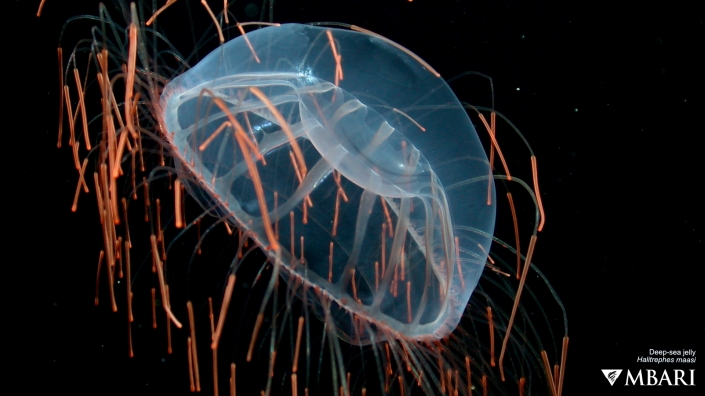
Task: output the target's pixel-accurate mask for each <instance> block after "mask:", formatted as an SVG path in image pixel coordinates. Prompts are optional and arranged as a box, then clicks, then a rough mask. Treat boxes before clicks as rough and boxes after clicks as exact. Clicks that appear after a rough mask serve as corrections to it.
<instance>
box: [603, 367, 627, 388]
mask: <svg viewBox="0 0 705 396" xmlns="http://www.w3.org/2000/svg"><path fill="white" fill-rule="evenodd" d="M602 374H604V375H605V378H607V381H609V382H610V385H614V382H615V381H617V378H619V375H620V374H622V370H621V369H606V370H605V369H602Z"/></svg>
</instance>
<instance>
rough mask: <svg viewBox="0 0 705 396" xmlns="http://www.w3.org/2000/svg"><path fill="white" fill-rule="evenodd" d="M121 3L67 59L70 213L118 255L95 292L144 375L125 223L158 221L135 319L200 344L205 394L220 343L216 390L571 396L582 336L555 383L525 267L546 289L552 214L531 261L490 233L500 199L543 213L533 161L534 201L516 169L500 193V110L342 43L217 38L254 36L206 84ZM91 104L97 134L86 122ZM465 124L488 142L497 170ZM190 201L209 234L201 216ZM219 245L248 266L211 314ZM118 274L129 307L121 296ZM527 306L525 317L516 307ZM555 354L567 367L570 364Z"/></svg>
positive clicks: (229, 274) (225, 52)
mask: <svg viewBox="0 0 705 396" xmlns="http://www.w3.org/2000/svg"><path fill="white" fill-rule="evenodd" d="M120 4H121V5H122V11H123V13H124V14H125V19H126V20H127V21H128V23H127V24H126V27H125V26H122V25H120V23H119V22H117V21H115V20H113V19H112V18H111V17H110V16H109V14H108V12H107V9H106V8H105V7H104V6H101V13H100V17H99V19H100V21H101V23H102V26H104V27H106V28H105V29H94V31H93V38H92V39H91V40H88V41H83V42H79V44H78V45H77V46H76V47H75V48H74V50H73V52H71V54H70V55H69V61H68V65H69V67H68V68H67V70H66V73H63V72H62V77H63V80H62V82H61V83H62V86H63V87H64V88H63V95H62V102H61V106H62V114H63V112H66V114H68V116H66V118H67V120H68V122H67V123H68V125H69V139H68V140H69V144H70V146H71V147H72V153H73V159H74V165H75V168H76V169H77V170H78V173H79V179H78V185H77V189H76V200H75V202H74V209H75V208H76V202H77V201H78V197H79V196H80V192H81V190H83V191H87V190H88V187H89V185H90V186H91V187H92V188H93V189H94V190H95V195H96V198H97V207H98V210H99V214H100V219H101V231H102V236H103V242H104V247H103V250H102V252H101V256H100V257H101V259H100V260H101V261H100V263H99V265H98V276H97V278H96V279H98V281H97V282H100V279H101V278H102V277H106V278H107V282H108V285H109V288H108V291H107V292H106V291H103V292H102V293H104V294H105V293H108V294H109V298H110V302H111V306H112V308H113V310H117V306H118V303H117V301H118V300H119V299H120V297H119V294H120V293H124V297H123V298H126V301H127V304H126V306H127V314H128V315H127V316H128V322H129V326H127V327H128V339H129V340H130V355H131V356H132V353H133V350H132V344H131V340H132V336H131V331H132V326H133V322H134V321H139V320H140V319H139V315H138V314H134V315H133V302H136V301H144V299H145V298H146V299H148V297H143V296H145V295H148V294H149V293H145V292H144V291H134V292H133V290H134V289H133V283H135V280H136V279H137V275H133V274H134V272H132V271H131V265H134V262H135V261H134V257H135V256H139V254H138V253H136V252H135V251H133V242H132V238H134V237H135V235H140V234H144V233H145V232H144V231H142V232H136V231H132V232H131V231H130V230H131V229H130V227H129V224H133V225H134V224H135V223H137V222H139V220H140V219H141V218H144V219H146V220H147V222H148V223H149V227H147V231H148V240H149V242H148V243H147V244H148V246H149V248H148V252H147V254H146V255H144V254H143V256H142V257H141V259H142V260H141V262H142V263H144V262H151V268H152V272H153V275H152V278H153V285H154V287H152V289H151V313H152V314H151V316H148V317H147V319H144V318H143V319H141V320H147V321H149V320H150V319H151V320H152V321H153V326H154V327H156V326H157V324H156V320H157V319H155V318H156V317H157V314H156V312H157V307H159V306H160V307H161V308H160V309H161V310H163V314H164V315H165V316H166V318H167V324H166V334H165V335H166V337H167V339H168V353H171V352H172V347H171V337H172V333H175V334H182V335H183V337H185V338H188V353H185V352H184V354H185V355H186V356H188V357H187V359H188V364H189V373H190V374H189V380H190V383H191V387H192V389H194V390H198V389H200V382H199V381H200V380H199V367H200V368H201V369H203V366H204V365H205V364H204V362H203V358H202V356H203V353H204V352H205V351H207V347H208V346H210V350H211V353H212V356H213V359H212V361H213V363H212V371H213V373H214V375H213V388H214V389H218V388H223V386H224V385H223V384H221V383H220V382H223V380H222V378H223V376H222V374H223V373H227V372H229V374H230V379H229V382H228V385H225V386H229V387H230V390H231V393H234V392H235V391H236V388H237V386H236V382H237V381H236V380H235V377H236V363H237V367H238V372H240V373H242V370H243V366H244V368H245V370H247V366H248V365H255V366H256V367H258V368H259V370H250V371H249V373H252V374H246V376H249V377H250V379H251V381H250V383H249V384H248V385H247V388H246V389H248V390H249V391H252V390H256V392H262V393H265V394H272V393H285V392H291V393H292V394H297V393H298V392H307V391H308V389H310V388H312V387H317V386H325V387H327V386H330V387H331V388H330V389H329V390H330V391H332V392H333V393H338V394H346V395H348V394H359V393H362V394H365V393H366V392H367V390H368V389H369V390H370V392H372V393H374V394H377V393H385V394H410V393H413V392H415V390H420V391H422V392H424V393H426V394H449V395H453V394H471V393H473V390H475V392H479V391H480V389H481V390H482V391H483V392H497V393H516V394H522V393H525V392H529V391H531V390H532V389H533V390H534V391H536V389H542V390H541V391H546V392H549V391H550V392H551V393H553V394H556V395H558V394H560V392H561V388H562V382H563V370H564V369H565V350H566V344H567V338H566V339H565V340H564V347H563V356H562V357H561V358H560V365H556V366H554V367H550V362H549V358H548V357H547V354H546V352H545V350H546V349H550V348H546V347H545V346H544V345H543V343H542V341H541V339H542V337H541V335H540V333H542V331H545V330H546V329H544V328H543V327H546V328H548V332H549V334H550V336H549V338H553V333H552V332H551V331H552V330H551V327H552V326H553V325H552V324H551V323H548V322H549V319H548V315H547V314H546V312H545V310H544V307H543V306H542V304H541V302H540V301H538V298H537V297H536V295H535V294H534V292H533V291H531V289H529V287H528V286H525V285H524V283H525V280H526V275H527V273H528V271H529V269H530V268H533V269H534V270H535V271H536V273H537V274H538V275H539V277H542V275H541V273H540V272H539V271H538V270H537V269H536V268H535V267H534V266H533V265H531V255H532V251H533V247H534V243H535V240H536V238H535V235H536V229H537V228H538V227H539V211H538V209H537V210H535V212H536V216H535V221H534V223H533V227H534V233H533V236H532V238H531V243H530V244H529V247H528V249H527V250H526V252H527V254H526V256H524V255H522V254H521V253H519V252H518V251H520V249H519V246H518V244H519V236H518V233H516V235H517V237H516V238H517V239H516V243H515V245H516V246H517V249H516V250H514V249H513V248H512V247H510V246H509V245H508V244H506V243H504V242H502V241H500V240H498V239H496V238H495V239H493V236H492V234H493V230H494V222H495V212H496V205H497V201H498V199H499V195H497V196H496V195H495V184H494V181H495V180H502V182H503V183H502V184H505V183H506V182H509V181H512V182H516V184H517V185H519V186H520V188H521V189H522V190H523V191H525V192H526V194H527V195H528V196H529V197H530V198H531V199H532V201H533V202H534V203H536V202H537V199H540V198H539V197H538V194H536V195H535V193H534V191H536V192H537V191H538V190H537V184H536V173H535V171H536V168H535V164H536V163H535V158H534V157H533V154H532V170H533V177H534V189H533V190H532V188H530V187H529V186H528V185H527V184H525V183H524V182H522V181H521V180H519V179H517V178H512V177H510V176H509V174H508V170H507V165H506V163H505V164H503V168H504V169H505V172H506V175H501V174H497V172H496V170H495V169H494V161H495V160H496V159H497V158H501V160H502V162H503V163H504V159H503V157H502V155H501V151H499V146H498V145H497V141H496V139H495V116H496V115H497V114H498V113H497V112H496V111H495V110H494V108H481V107H476V106H471V105H467V104H461V103H460V102H459V100H458V99H457V98H456V96H455V94H454V93H453V92H452V90H451V89H450V88H449V86H448V84H447V83H446V82H445V81H444V80H443V79H442V78H441V77H440V75H439V74H438V73H437V72H436V71H435V70H434V69H433V68H432V67H431V66H430V65H429V64H427V63H426V62H425V61H423V60H422V59H420V58H419V57H418V56H416V55H414V54H413V53H412V52H411V51H409V50H407V49H406V48H404V47H402V46H401V45H399V44H396V43H394V42H392V41H390V40H388V39H386V38H384V37H381V36H379V35H377V34H374V33H372V32H369V31H366V30H364V29H361V28H358V27H352V26H347V25H330V24H329V25H297V24H290V25H281V26H279V25H276V26H269V27H262V28H259V29H255V30H252V31H250V32H247V33H244V30H243V26H244V25H245V24H236V25H234V26H232V27H233V29H231V30H228V29H224V31H225V33H226V34H227V33H228V32H230V33H232V32H234V31H239V32H242V34H241V35H238V37H236V38H234V39H232V40H229V41H227V42H225V43H223V44H222V45H220V46H218V47H217V48H216V49H215V50H213V52H211V53H210V54H209V55H207V56H206V57H205V58H204V59H203V60H201V61H200V62H198V63H197V64H195V65H193V67H191V65H190V64H189V59H188V58H184V57H182V56H180V55H179V54H178V52H176V50H175V49H174V48H173V46H171V45H170V44H169V43H168V42H166V40H165V38H164V36H163V35H161V34H159V32H158V30H157V29H156V28H154V27H151V26H148V24H146V23H145V22H144V18H140V17H139V15H140V13H144V10H142V9H140V12H138V7H137V6H135V5H132V6H131V7H127V6H126V5H124V4H122V3H120ZM156 14H158V13H156ZM156 14H155V16H154V17H153V18H155V17H156ZM235 27H237V30H235V29H234V28H235ZM341 27H346V28H341ZM218 29H219V30H220V26H218ZM221 37H222V36H221ZM221 42H222V41H221ZM88 44H89V45H88ZM167 58H169V59H171V63H169V61H168V60H167ZM59 59H60V63H61V64H63V51H62V50H61V49H59ZM86 61H87V62H86ZM77 64H80V65H87V66H86V67H87V69H85V70H86V71H85V72H83V70H84V69H81V70H80V71H79V68H77V66H76V65H77ZM92 68H94V69H92ZM69 70H71V73H69ZM82 73H84V74H82ZM91 75H95V76H97V77H96V79H95V80H88V78H87V76H91ZM87 82H88V83H87ZM69 84H71V85H72V86H71V88H69ZM92 91H95V93H93V94H94V95H99V97H100V101H99V102H100V106H101V109H100V112H99V116H97V117H96V116H88V113H90V108H89V106H90V103H89V102H88V100H86V99H85V98H86V97H88V95H91V92H92ZM468 109H469V110H470V111H471V112H475V113H476V114H477V115H478V117H479V120H480V121H481V122H482V123H483V124H484V126H485V129H486V130H487V132H488V133H487V136H486V141H491V143H489V145H490V146H489V147H491V148H490V149H489V150H490V159H489V160H488V157H487V155H486V154H485V149H483V146H482V144H481V142H480V140H481V139H480V138H479V137H478V134H477V132H476V131H475V128H474V127H473V124H472V122H471V121H470V118H469V117H468V113H467V111H468ZM482 112H485V113H487V114H491V121H490V122H489V123H488V122H487V121H486V119H485V117H484V116H483V115H482ZM88 120H93V122H89V121H88ZM96 120H100V122H95V121H96ZM509 125H511V123H510V124H509ZM92 131H97V132H98V133H94V134H93V135H92V134H91V132H92ZM517 132H518V131H517ZM61 141H62V137H61V128H60V135H59V144H61ZM529 150H530V149H529ZM83 153H85V156H84V158H83V159H81V156H82V155H83ZM495 157H497V158H495ZM89 159H90V161H89ZM89 162H91V163H94V164H96V168H95V170H94V172H93V175H92V176H90V175H89V173H88V172H89V170H88V169H89V168H88V167H87V164H88V163H89ZM497 162H499V161H497ZM91 179H92V182H93V183H90V181H91ZM186 191H187V192H188V194H184V192H186ZM187 196H188V197H190V198H187ZM191 199H192V200H194V201H196V202H197V203H198V204H199V205H200V209H199V211H198V213H197V214H196V215H194V211H193V209H192V208H191V209H188V211H187V210H186V209H187V208H188V207H189V205H187V203H186V201H187V200H191ZM508 199H509V204H510V205H512V208H513V203H512V198H511V194H508ZM538 207H540V204H537V208H538ZM512 212H514V209H512ZM135 217H136V218H135ZM513 217H514V223H515V226H516V218H517V216H516V215H515V216H513ZM209 219H210V220H209ZM541 221H542V220H541ZM226 230H227V232H228V233H229V234H233V235H235V233H234V232H233V231H234V230H236V231H237V237H235V236H233V239H234V240H235V241H236V242H234V246H235V247H234V250H235V252H233V254H232V256H229V257H228V258H227V261H228V263H229V265H227V268H226V269H225V271H223V272H221V273H219V276H220V278H221V280H220V281H218V282H217V284H218V286H217V287H216V290H215V291H213V290H212V289H211V290H210V291H207V292H206V293H205V294H207V295H208V297H207V301H208V303H207V304H206V302H205V301H206V299H204V298H203V294H204V293H201V292H195V291H193V289H192V288H191V284H192V283H195V282H196V281H195V279H196V278H197V277H198V276H199V274H200V273H199V270H198V268H197V267H208V268H209V271H214V272H215V269H216V267H218V266H217V265H213V263H204V262H199V260H198V259H197V256H198V255H199V254H200V252H201V246H207V244H208V240H209V237H210V236H211V235H213V234H215V233H218V232H220V233H224V232H225V231H226ZM193 234H197V238H195V239H189V238H190V237H189V235H193ZM142 236H144V235H142ZM169 239H172V242H168V240H169ZM188 241H190V242H188ZM189 243H190V245H189V246H191V251H192V252H193V253H191V254H190V256H189V257H188V260H187V261H188V262H187V264H184V263H179V258H183V257H181V256H183V253H180V252H179V247H180V246H179V245H187V244H189ZM493 244H494V245H497V246H499V248H502V249H505V250H506V251H508V252H510V253H514V254H515V255H516V261H517V268H516V270H514V269H513V265H508V263H506V262H505V261H504V260H502V258H501V257H499V256H496V255H495V258H494V259H493V258H492V257H490V256H489V255H488V254H492V252H491V250H490V247H491V245H493ZM496 248H497V247H496V246H495V248H494V249H496ZM206 249H213V247H212V246H210V247H208V246H207V247H206ZM525 249H526V248H525ZM256 250H258V251H261V252H262V253H263V258H262V259H261V260H259V261H255V262H254V264H253V262H252V260H247V259H248V256H255V255H256V253H255V251H256ZM223 252H227V247H223ZM131 257H133V258H131ZM522 261H523V264H522ZM103 262H104V264H103ZM131 262H132V263H133V264H131ZM167 264H168V265H167ZM522 265H523V268H521V266H522ZM101 266H102V267H101ZM252 266H255V270H254V271H252V268H251V267H252ZM101 268H103V270H102V271H103V274H104V275H101ZM123 268H124V269H125V271H124V272H125V274H126V275H125V277H126V278H127V281H126V282H124V285H125V286H124V288H123V286H122V284H120V285H118V283H119V282H117V281H116V279H117V278H119V277H122V276H123V275H122V274H123ZM485 268H490V269H491V270H492V271H493V272H492V274H493V275H491V276H493V277H496V278H490V276H488V275H487V273H486V272H485V273H483V270H484V269H485ZM520 268H521V269H520ZM143 272H148V271H143ZM246 274H247V275H246ZM520 274H521V276H520ZM265 275H268V277H267V276H265ZM510 275H516V280H514V279H511V280H506V279H505V276H506V277H509V276H510ZM483 276H484V277H487V278H488V282H487V284H486V285H484V286H483V284H482V282H480V283H479V284H478V281H479V280H480V278H481V277H483ZM243 277H244V278H246V279H245V280H242V278H243ZM511 278H513V276H512V277H511ZM236 279H237V281H236ZM279 280H283V282H282V283H283V284H284V285H282V286H281V287H280V284H279ZM184 282H186V283H188V285H187V287H185V288H184V287H183V283H184ZM545 284H546V285H547V286H548V290H549V291H550V292H551V293H553V290H552V289H551V288H550V286H549V285H548V283H547V282H546V283H545ZM258 287H259V294H258V293H257V292H256V291H257V290H258ZM238 288H240V289H241V290H239V291H238V290H237V289H238ZM280 288H283V289H285V290H280ZM183 289H186V290H187V291H186V292H185V293H184V292H180V290H183ZM524 289H526V290H527V293H525V296H526V295H527V294H528V297H529V298H528V300H529V301H527V298H526V297H525V298H524V299H522V300H520V296H521V294H522V290H524ZM96 290H97V289H96ZM473 291H474V292H473ZM116 295H118V296H117V297H116ZM243 296H245V297H243ZM293 296H296V300H298V301H299V303H295V302H294V300H295V299H294V298H293ZM98 297H99V293H98V291H96V303H97V302H98V300H99V298H98ZM133 297H134V299H133ZM554 297H555V294H554ZM471 298H472V300H471ZM213 300H215V302H214V301H213ZM250 300H254V301H250ZM506 300H509V301H513V306H511V305H512V304H511V303H510V304H509V305H510V306H511V307H510V308H509V307H507V304H506V302H507V301H506ZM556 300H557V299H556ZM468 301H471V302H470V304H468ZM520 301H521V302H520ZM532 301H533V302H534V303H536V304H534V305H531V302H532ZM557 301H558V300H557ZM297 304H298V306H297ZM558 305H559V306H560V301H558ZM561 308H562V306H561ZM534 311H536V312H538V313H539V315H537V317H542V318H544V320H545V322H542V319H538V320H537V319H534V318H533V317H532V315H534ZM314 316H315V317H314ZM316 317H317V319H316ZM199 321H209V322H210V334H203V329H200V330H198V335H197V328H198V327H199V325H198V323H199ZM315 322H318V323H319V325H316V323H315ZM563 322H565V319H564V318H563ZM182 327H183V328H184V329H180V328H182ZM172 328H173V329H172ZM566 333H567V327H566ZM495 334H497V335H499V337H500V338H501V340H502V341H501V343H502V348H501V352H500V353H499V359H496V355H497V353H496V352H495V341H494V338H495ZM229 338H237V340H236V341H235V346H234V347H233V348H234V351H233V352H232V358H231V359H230V360H228V359H227V358H223V354H221V355H220V357H219V356H218V354H217V353H218V351H219V350H220V351H221V352H222V350H223V348H225V347H224V346H223V344H224V343H227V340H228V339H229ZM549 343H550V340H549ZM204 348H206V350H205V351H204ZM497 350H499V345H498V347H497ZM199 351H200V356H201V358H200V360H199V357H198V356H199ZM553 352H554V356H555V355H560V351H559V349H558V348H556V347H555V345H554V347H553ZM324 356H325V357H326V358H325V361H324ZM554 359H555V360H556V361H557V360H558V359H557V358H554ZM258 361H259V362H260V363H257V362H258ZM223 365H227V368H226V367H220V366H223ZM497 366H499V367H497ZM219 367H220V368H219ZM218 372H220V373H221V377H220V378H221V381H220V382H219V380H218ZM246 372H247V371H246ZM240 375H242V374H240ZM200 377H201V379H202V377H203V375H201V376H200ZM505 377H506V378H505ZM226 378H227V377H226ZM239 383H240V384H241V385H240V387H241V389H242V386H243V385H242V382H239ZM253 384H254V385H253ZM322 384H325V385H322ZM253 386H254V388H253ZM541 391H539V392H541Z"/></svg>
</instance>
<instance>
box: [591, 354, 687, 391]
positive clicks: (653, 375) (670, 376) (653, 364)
mask: <svg viewBox="0 0 705 396" xmlns="http://www.w3.org/2000/svg"><path fill="white" fill-rule="evenodd" d="M645 352H646V353H645V354H643V355H639V356H637V357H636V363H637V364H639V365H642V366H644V365H647V368H628V369H615V368H610V369H601V371H602V375H603V376H604V377H605V379H607V381H608V382H609V384H610V386H629V387H633V386H670V387H676V386H687V387H693V386H696V373H695V368H691V367H694V365H695V362H696V360H697V356H696V350H695V349H689V348H686V349H648V350H646V351H645ZM674 366H675V367H674Z"/></svg>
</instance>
